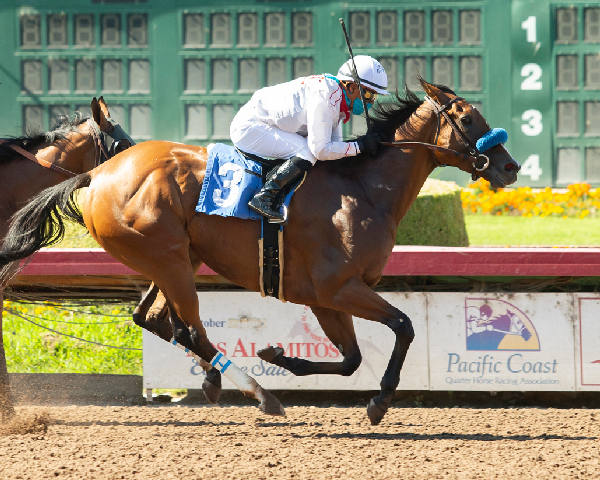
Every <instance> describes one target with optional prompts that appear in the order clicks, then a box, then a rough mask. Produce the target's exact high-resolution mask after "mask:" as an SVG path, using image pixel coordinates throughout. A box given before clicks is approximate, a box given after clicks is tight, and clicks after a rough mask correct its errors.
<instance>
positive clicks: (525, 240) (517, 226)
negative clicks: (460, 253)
mask: <svg viewBox="0 0 600 480" xmlns="http://www.w3.org/2000/svg"><path fill="white" fill-rule="evenodd" d="M465 222H466V225H467V234H468V235H469V244H470V245H471V246H477V245H500V246H517V245H539V246H564V245H586V246H597V245H600V218H585V219H583V220H580V219H578V218H560V217H544V218H542V217H529V218H528V217H512V216H496V215H465Z"/></svg>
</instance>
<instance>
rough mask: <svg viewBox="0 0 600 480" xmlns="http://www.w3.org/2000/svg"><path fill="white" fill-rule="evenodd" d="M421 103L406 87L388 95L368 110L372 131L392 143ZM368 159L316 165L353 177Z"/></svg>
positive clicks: (446, 90)
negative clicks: (399, 129) (398, 130)
mask: <svg viewBox="0 0 600 480" xmlns="http://www.w3.org/2000/svg"><path fill="white" fill-rule="evenodd" d="M430 85H433V86H434V87H437V88H439V89H440V90H441V91H442V92H444V93H450V94H452V95H456V94H455V93H454V91H453V90H452V89H450V88H449V87H447V86H445V85H435V84H433V83H432V84H430ZM379 98H381V97H379ZM423 101H424V100H421V99H420V98H419V97H417V95H415V93H414V92H413V91H412V90H410V89H409V88H408V86H406V85H405V86H404V91H403V92H402V94H400V93H398V91H397V90H396V92H395V93H393V94H391V95H390V100H385V101H382V102H377V104H375V105H374V106H373V108H371V110H369V117H370V118H371V124H372V125H373V126H372V129H373V131H374V132H377V133H378V134H379V135H380V137H381V138H383V139H385V141H388V142H393V141H394V136H395V134H396V130H397V129H398V128H399V127H400V126H402V125H403V124H404V123H405V122H406V121H407V120H408V119H409V118H410V116H411V115H412V114H413V113H415V112H416V111H417V109H418V108H419V107H420V106H421V105H422V104H423ZM370 159H371V156H370V155H368V154H359V155H356V156H355V157H345V158H341V159H339V160H335V161H332V162H317V165H319V164H325V166H326V168H328V169H330V170H331V172H332V173H333V172H336V173H338V174H341V175H344V176H353V175H355V173H354V171H355V170H356V167H359V166H361V165H362V164H363V163H364V162H366V161H369V160H370Z"/></svg>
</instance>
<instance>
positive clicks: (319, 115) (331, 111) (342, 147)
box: [307, 95, 359, 160]
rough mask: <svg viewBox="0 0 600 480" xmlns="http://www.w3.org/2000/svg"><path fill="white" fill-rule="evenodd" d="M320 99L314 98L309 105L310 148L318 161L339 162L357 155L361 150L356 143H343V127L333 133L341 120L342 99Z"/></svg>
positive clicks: (317, 96) (338, 127)
mask: <svg viewBox="0 0 600 480" xmlns="http://www.w3.org/2000/svg"><path fill="white" fill-rule="evenodd" d="M319 97H320V96H319V95H315V96H313V97H312V98H311V99H310V100H311V101H310V102H308V105H307V130H308V148H309V149H310V151H311V152H312V154H313V155H314V156H315V157H316V158H317V160H337V159H339V158H343V157H349V156H354V155H357V154H358V153H359V150H358V145H357V143H356V142H344V141H342V135H341V129H342V126H341V125H338V126H337V127H336V129H335V131H332V129H333V125H334V124H335V123H337V120H338V118H339V111H340V107H339V101H340V99H338V100H337V101H328V100H327V99H326V98H323V97H320V98H319ZM341 100H342V101H343V98H342V99H341ZM334 122H335V123H334ZM338 130H339V132H338Z"/></svg>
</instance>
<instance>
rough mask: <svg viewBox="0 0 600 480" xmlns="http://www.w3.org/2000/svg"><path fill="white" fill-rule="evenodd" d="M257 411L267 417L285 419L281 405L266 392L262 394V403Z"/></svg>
mask: <svg viewBox="0 0 600 480" xmlns="http://www.w3.org/2000/svg"><path fill="white" fill-rule="evenodd" d="M258 409H259V410H260V411H261V412H263V413H266V414H267V415H275V416H276V417H285V409H284V408H283V405H282V404H281V403H280V402H279V400H277V399H276V398H275V397H274V396H273V395H271V394H270V393H269V392H267V391H266V390H265V391H264V392H263V399H262V402H260V405H259V406H258Z"/></svg>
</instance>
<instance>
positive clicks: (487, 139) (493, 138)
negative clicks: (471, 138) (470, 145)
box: [475, 128, 508, 152]
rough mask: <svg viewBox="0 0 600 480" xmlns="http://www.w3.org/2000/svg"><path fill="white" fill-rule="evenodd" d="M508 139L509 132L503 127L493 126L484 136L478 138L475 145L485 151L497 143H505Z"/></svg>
mask: <svg viewBox="0 0 600 480" xmlns="http://www.w3.org/2000/svg"><path fill="white" fill-rule="evenodd" d="M507 140H508V133H506V130H504V129H503V128H493V129H492V130H490V131H489V132H487V133H486V134H485V135H484V136H483V137H481V138H480V139H479V140H477V143H476V144H475V146H476V147H477V150H479V151H480V152H485V151H486V150H489V149H490V148H492V147H495V146H496V145H499V144H501V143H504V142H506V141H507Z"/></svg>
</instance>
